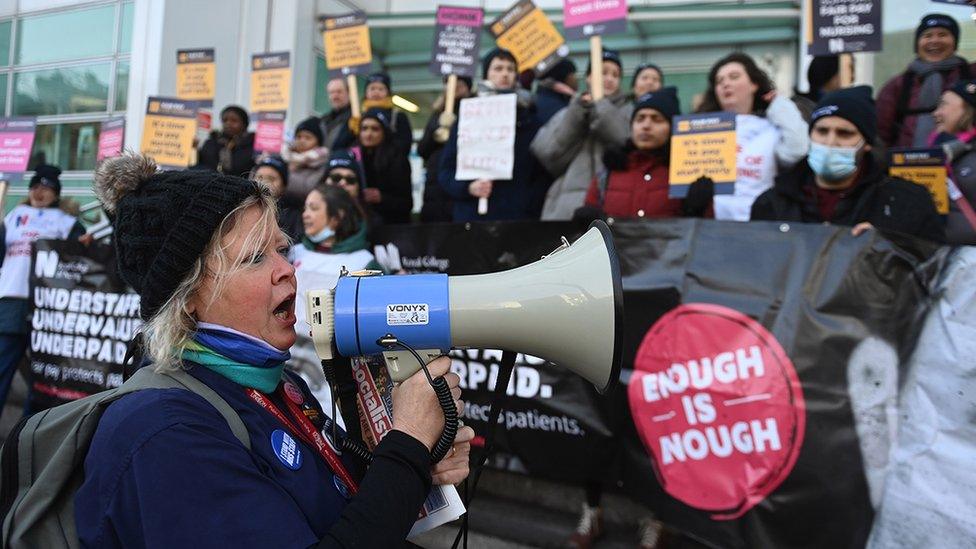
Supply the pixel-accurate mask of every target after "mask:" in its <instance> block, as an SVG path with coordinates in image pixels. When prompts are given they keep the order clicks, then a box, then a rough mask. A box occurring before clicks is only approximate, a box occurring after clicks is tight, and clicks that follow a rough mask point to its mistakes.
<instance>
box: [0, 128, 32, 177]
mask: <svg viewBox="0 0 976 549" xmlns="http://www.w3.org/2000/svg"><path fill="white" fill-rule="evenodd" d="M36 127H37V123H36V122H35V120H34V119H33V118H0V172H24V171H27V163H28V162H29V161H30V154H31V149H32V148H33V147H34V130H35V129H36Z"/></svg>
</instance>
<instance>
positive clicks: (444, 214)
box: [417, 76, 474, 223]
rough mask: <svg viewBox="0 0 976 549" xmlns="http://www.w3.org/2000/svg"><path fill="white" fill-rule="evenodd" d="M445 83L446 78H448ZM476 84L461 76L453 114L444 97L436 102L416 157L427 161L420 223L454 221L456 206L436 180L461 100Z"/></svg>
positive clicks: (425, 163) (455, 87) (455, 89)
mask: <svg viewBox="0 0 976 549" xmlns="http://www.w3.org/2000/svg"><path fill="white" fill-rule="evenodd" d="M445 80H446V78H445ZM473 85H474V82H473V81H472V80H471V78H468V77H466V76H459V77H458V79H457V84H456V85H455V86H454V113H453V114H450V115H448V113H446V111H445V110H444V106H445V101H446V100H447V99H446V98H445V96H444V94H441V95H440V96H439V97H438V98H437V100H436V101H434V105H433V111H434V112H432V113H431V115H430V119H429V120H427V126H426V127H424V135H423V137H421V138H420V142H419V143H417V154H419V155H420V158H422V159H423V160H424V171H425V173H426V179H425V181H424V203H423V206H422V207H421V209H420V221H421V222H423V223H436V222H450V221H452V219H453V216H452V211H453V209H454V204H453V202H452V201H451V195H449V194H447V191H445V190H444V189H443V188H442V187H441V185H440V183H438V181H437V175H438V169H439V168H440V162H441V152H442V151H443V150H444V143H446V142H447V140H448V139H449V138H450V137H451V127H452V126H453V125H454V123H455V122H457V113H458V112H459V110H460V108H461V100H462V99H464V98H466V97H468V96H470V95H471V88H472V87H473Z"/></svg>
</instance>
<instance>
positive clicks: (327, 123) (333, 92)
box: [319, 78, 352, 149]
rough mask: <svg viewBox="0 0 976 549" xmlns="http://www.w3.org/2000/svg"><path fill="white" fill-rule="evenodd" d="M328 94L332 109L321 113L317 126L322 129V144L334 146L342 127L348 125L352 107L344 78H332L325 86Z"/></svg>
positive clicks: (330, 147)
mask: <svg viewBox="0 0 976 549" xmlns="http://www.w3.org/2000/svg"><path fill="white" fill-rule="evenodd" d="M325 91H326V93H328V94H329V105H331V106H332V110H330V111H329V112H327V113H325V114H323V115H322V118H321V119H320V121H319V127H320V128H321V130H322V144H323V145H324V146H325V147H326V148H328V149H333V148H335V141H336V138H337V137H339V133H340V132H341V131H342V129H343V128H345V127H347V126H348V125H349V117H350V116H351V115H352V109H351V108H350V106H349V85H348V84H346V79H345V78H333V79H332V80H329V83H328V84H326V86H325Z"/></svg>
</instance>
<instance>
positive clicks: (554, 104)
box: [535, 86, 572, 128]
mask: <svg viewBox="0 0 976 549" xmlns="http://www.w3.org/2000/svg"><path fill="white" fill-rule="evenodd" d="M570 99H572V97H570V96H568V95H563V94H561V93H559V92H555V91H552V90H551V89H549V88H545V87H542V86H540V87H539V88H538V89H537V90H536V92H535V117H536V120H538V123H539V127H540V128H541V127H542V126H545V125H546V122H548V121H549V119H550V118H552V117H553V116H555V115H556V113H557V112H559V111H561V110H562V109H563V108H564V107H565V106H566V105H569V100H570Z"/></svg>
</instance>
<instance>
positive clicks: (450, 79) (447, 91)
mask: <svg viewBox="0 0 976 549" xmlns="http://www.w3.org/2000/svg"><path fill="white" fill-rule="evenodd" d="M457 80H458V79H457V75H456V74H450V75H448V76H447V87H446V88H444V112H446V113H447V114H454V91H455V90H456V89H457Z"/></svg>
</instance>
